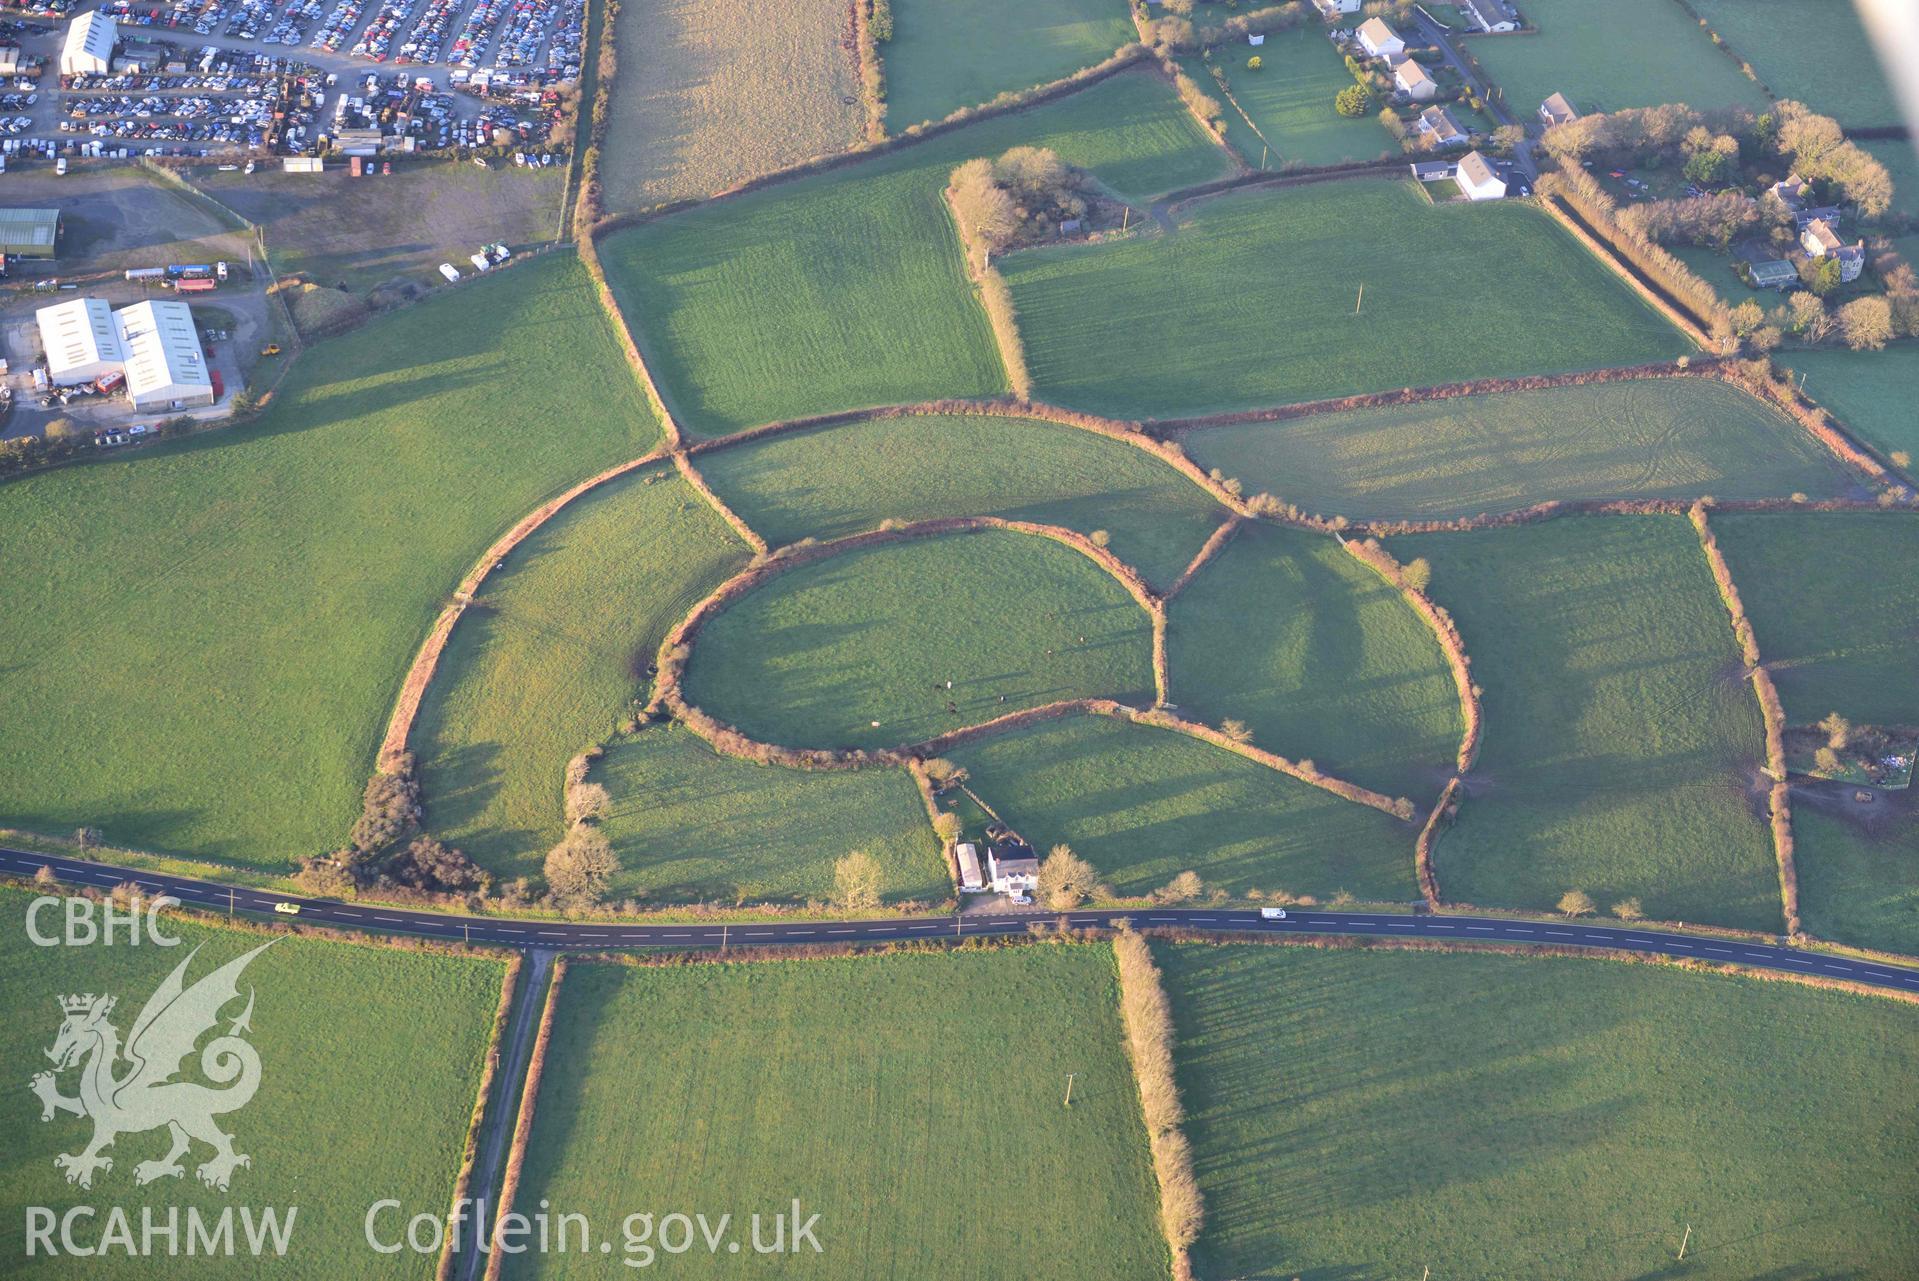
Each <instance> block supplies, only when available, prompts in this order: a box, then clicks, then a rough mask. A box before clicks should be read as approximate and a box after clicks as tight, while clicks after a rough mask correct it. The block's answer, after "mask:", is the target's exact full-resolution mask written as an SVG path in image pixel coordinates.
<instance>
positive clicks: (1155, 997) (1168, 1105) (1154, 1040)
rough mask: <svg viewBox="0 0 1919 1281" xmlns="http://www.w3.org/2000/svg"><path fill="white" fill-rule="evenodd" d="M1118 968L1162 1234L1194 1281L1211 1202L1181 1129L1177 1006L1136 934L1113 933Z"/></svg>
mask: <svg viewBox="0 0 1919 1281" xmlns="http://www.w3.org/2000/svg"><path fill="white" fill-rule="evenodd" d="M1113 962H1114V969H1115V970H1116V971H1117V973H1118V975H1119V1016H1120V1024H1121V1026H1122V1027H1123V1028H1124V1029H1125V1032H1126V1057H1127V1058H1128V1059H1130V1060H1131V1061H1132V1064H1133V1078H1134V1084H1135V1085H1136V1086H1137V1087H1138V1088H1139V1102H1140V1119H1141V1120H1142V1121H1143V1122H1145V1125H1146V1144H1147V1148H1148V1150H1149V1151H1150V1152H1151V1154H1152V1158H1153V1177H1154V1180H1155V1182H1156V1183H1157V1184H1158V1185H1159V1223H1160V1231H1161V1232H1163V1233H1164V1234H1165V1236H1166V1247H1167V1249H1168V1251H1169V1252H1170V1254H1171V1260H1172V1274H1173V1277H1174V1281H1189V1278H1191V1277H1192V1275H1193V1262H1192V1258H1191V1256H1190V1254H1189V1253H1188V1251H1189V1250H1190V1249H1191V1247H1192V1244H1193V1242H1194V1241H1195V1240H1197V1239H1198V1237H1199V1230H1200V1228H1201V1227H1202V1226H1203V1225H1204V1224H1205V1222H1206V1206H1205V1200H1204V1198H1203V1197H1202V1196H1201V1195H1200V1191H1199V1179H1198V1176H1197V1175H1195V1174H1194V1172H1193V1147H1192V1144H1191V1143H1190V1142H1188V1141H1187V1138H1186V1132H1185V1130H1183V1129H1182V1128H1181V1124H1182V1123H1183V1122H1184V1121H1185V1119H1186V1107H1185V1104H1184V1103H1183V1102H1182V1101H1181V1099H1180V1095H1179V1083H1178V1082H1177V1081H1176V1080H1175V1079H1174V1073H1173V1059H1174V1052H1175V1048H1176V1041H1177V1038H1176V1036H1175V1033H1174V1030H1173V1005H1172V1002H1171V1001H1170V1000H1169V999H1168V998H1167V996H1166V985H1165V984H1164V983H1163V982H1161V977H1160V971H1159V966H1157V965H1155V964H1154V963H1153V953H1152V949H1151V948H1150V947H1149V946H1148V945H1147V942H1146V940H1145V939H1143V938H1141V937H1140V936H1139V935H1137V934H1135V933H1133V932H1132V931H1131V930H1116V931H1114V933H1113Z"/></svg>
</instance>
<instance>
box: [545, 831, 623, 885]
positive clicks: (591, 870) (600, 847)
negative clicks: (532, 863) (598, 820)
mask: <svg viewBox="0 0 1919 1281" xmlns="http://www.w3.org/2000/svg"><path fill="white" fill-rule="evenodd" d="M619 866H620V864H619V860H618V859H617V858H615V857H614V854H613V843H612V842H611V841H609V840H607V839H606V834H605V833H604V832H602V831H600V829H599V828H597V827H595V826H594V825H593V824H591V823H581V824H579V825H578V826H576V827H575V828H574V829H573V830H572V831H570V832H568V833H567V834H566V836H565V838H564V839H563V840H561V841H560V843H559V844H558V845H555V846H554V847H553V848H552V849H551V850H549V851H547V855H546V884H547V888H548V889H550V890H552V891H553V896H554V897H555V898H557V899H559V900H560V901H561V902H563V903H597V902H599V901H600V900H601V899H602V898H604V897H606V890H607V885H608V884H609V883H610V882H611V881H612V879H613V873H614V872H616V871H618V870H619Z"/></svg>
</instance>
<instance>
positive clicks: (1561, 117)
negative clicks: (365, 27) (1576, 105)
mask: <svg viewBox="0 0 1919 1281" xmlns="http://www.w3.org/2000/svg"><path fill="white" fill-rule="evenodd" d="M1577 119H1579V113H1578V112H1577V111H1574V110H1573V105H1572V103H1570V102H1567V101H1566V95H1565V94H1563V93H1556V94H1554V95H1553V96H1552V97H1550V98H1548V99H1546V101H1544V102H1542V103H1540V104H1539V120H1540V123H1542V124H1544V125H1546V126H1547V127H1549V128H1550V127H1551V126H1553V125H1563V124H1570V123H1572V122H1573V121H1575V120H1577Z"/></svg>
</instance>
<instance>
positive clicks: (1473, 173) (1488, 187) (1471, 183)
mask: <svg viewBox="0 0 1919 1281" xmlns="http://www.w3.org/2000/svg"><path fill="white" fill-rule="evenodd" d="M1453 181H1455V182H1457V183H1458V184H1459V189H1460V190H1461V191H1462V192H1464V193H1465V194H1466V199H1468V200H1498V199H1501V198H1502V197H1504V196H1505V194H1506V180H1505V179H1504V178H1502V177H1500V176H1499V171H1498V170H1497V169H1494V168H1493V164H1492V161H1490V160H1488V159H1486V157H1484V156H1482V155H1480V154H1479V153H1478V152H1477V151H1469V152H1467V153H1466V154H1465V155H1463V156H1461V157H1460V158H1459V169H1458V170H1457V171H1456V172H1455V173H1454V174H1453Z"/></svg>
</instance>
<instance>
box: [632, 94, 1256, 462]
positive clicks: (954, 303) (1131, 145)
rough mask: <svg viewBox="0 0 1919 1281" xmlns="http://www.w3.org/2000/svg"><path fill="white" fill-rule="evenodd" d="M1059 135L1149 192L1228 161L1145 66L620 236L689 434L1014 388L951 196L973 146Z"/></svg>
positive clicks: (637, 307) (645, 336) (1068, 148)
mask: <svg viewBox="0 0 1919 1281" xmlns="http://www.w3.org/2000/svg"><path fill="white" fill-rule="evenodd" d="M1019 144H1032V145H1036V146H1048V147H1052V148H1054V149H1056V150H1057V151H1058V152H1059V154H1060V155H1061V156H1062V157H1064V158H1065V159H1067V160H1068V161H1070V162H1072V163H1074V164H1078V165H1084V166H1087V167H1089V168H1091V169H1093V170H1094V171H1095V172H1097V173H1098V174H1099V176H1100V177H1101V178H1102V179H1103V180H1104V181H1106V182H1107V183H1109V184H1111V185H1112V186H1113V187H1115V188H1117V189H1118V190H1120V191H1122V192H1125V193H1127V194H1129V195H1134V196H1145V195H1150V194H1153V193H1156V192H1161V191H1168V190H1171V189H1173V188H1175V187H1181V186H1186V185H1189V184H1192V183H1195V182H1201V181H1204V180H1206V179H1209V178H1214V177H1218V176H1219V175H1220V174H1221V173H1223V172H1224V171H1225V168H1226V156H1225V153H1224V152H1222V151H1221V150H1220V149H1219V148H1218V147H1216V146H1214V145H1213V144H1212V143H1210V142H1209V141H1208V140H1207V138H1206V136H1205V134H1204V133H1202V132H1201V130H1200V128H1199V126H1198V125H1197V124H1196V123H1194V121H1193V119H1192V117H1191V116H1190V115H1188V114H1187V112H1186V111H1185V109H1184V108H1183V107H1181V106H1180V104H1179V102H1178V100H1177V99H1176V98H1174V96H1173V92H1172V89H1171V88H1170V87H1169V86H1167V85H1166V84H1165V83H1164V82H1162V81H1160V80H1159V79H1157V78H1156V77H1153V76H1149V75H1147V74H1145V73H1143V72H1141V73H1131V74H1127V75H1120V76H1115V77H1113V78H1111V79H1109V80H1105V81H1102V82H1101V83H1099V84H1097V85H1094V86H1093V87H1091V88H1089V89H1087V90H1085V91H1084V92H1081V93H1077V94H1074V95H1073V96H1072V97H1070V98H1066V99H1063V100H1061V101H1058V102H1053V103H1049V104H1047V105H1045V106H1043V107H1039V108H1036V109H1034V110H1032V111H1028V112H1022V113H1019V114H1016V115H1012V116H1005V117H998V118H995V119H992V120H989V121H985V122H982V123H980V124H978V125H975V126H973V127H971V128H967V129H962V130H959V131H958V132H955V133H951V134H947V135H944V136H941V137H939V138H937V139H933V140H931V141H929V142H926V143H924V144H921V145H916V146H909V147H904V148H902V149H900V150H898V151H894V152H891V153H889V154H887V155H884V156H879V157H876V158H874V159H872V160H869V161H865V162H863V163H860V164H857V165H853V166H849V167H847V168H843V169H837V170H832V171H829V172H827V173H822V174H818V175H815V176H813V177H809V178H804V179H800V180H798V181H795V182H789V183H782V184H779V185H777V186H774V187H771V188H768V189H766V190H764V191H759V192H755V193H753V194H751V195H748V196H745V197H742V198H740V199H737V200H729V201H725V202H722V203H719V204H712V205H707V206H703V207H701V208H698V209H692V210H688V211H687V212H685V213H682V214H678V215H675V216H673V217H670V218H665V219H661V220H659V221H656V222H651V223H646V224H643V225H641V226H637V227H633V228H631V229H628V230H625V231H621V232H619V233H617V234H615V235H612V236H609V237H608V238H607V239H606V241H605V242H604V245H603V252H604V255H605V259H606V266H607V272H608V274H609V276H610V277H611V278H612V280H613V283H614V288H615V291H616V293H617V295H618V297H619V300H620V305H621V306H622V307H623V308H625V309H626V312H627V314H628V316H629V317H631V319H632V324H633V328H634V331H635V332H636V334H637V335H638V336H639V340H640V342H641V343H642V344H643V346H644V347H645V348H646V351H647V355H648V359H649V360H651V361H652V362H653V364H654V367H655V371H656V374H657V376H658V377H659V378H660V379H661V381H662V382H663V383H664V385H665V387H666V390H667V394H668V396H669V397H670V398H671V399H672V400H673V402H674V410H675V412H676V413H678V414H680V415H682V416H683V418H684V421H685V425H686V427H687V429H688V430H689V431H691V432H694V433H695V434H700V435H724V434H726V433H727V432H731V431H736V430H738V429H740V428H742V427H746V426H751V425H754V424H757V423H762V422H770V421H773V420H776V419H783V418H797V417H803V416H806V415H809V414H818V413H828V412H832V411H835V410H842V409H854V408H859V407H862V406H866V405H880V404H891V403H897V402H901V401H912V400H924V399H929V398H933V397H940V396H985V395H995V394H998V393H999V392H1002V391H1004V390H1005V385H1006V384H1005V375H1004V373H1003V371H1002V369H1001V367H1000V362H999V356H998V353H997V352H996V351H995V350H994V348H993V342H992V336H991V334H990V333H989V332H988V330H987V327H986V319H985V315H984V313H983V312H982V311H981V310H980V307H979V304H978V302H977V301H976V300H975V299H974V297H973V293H972V286H971V285H970V284H969V283H968V282H967V280H966V277H965V272H964V265H963V263H962V261H961V258H960V252H959V246H958V240H957V238H956V236H955V233H954V230H953V223H952V218H951V216H950V215H949V214H948V212H947V209H946V203H945V201H944V199H943V198H942V197H941V195H940V193H941V192H942V191H943V190H944V189H945V186H946V180H947V177H948V175H950V174H951V173H952V171H953V168H954V167H955V166H956V165H958V164H960V163H961V162H963V161H965V160H968V159H971V158H972V157H975V156H989V155H998V154H999V153H1000V152H1002V151H1004V150H1006V149H1007V148H1008V147H1011V146H1015V145H1019Z"/></svg>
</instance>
